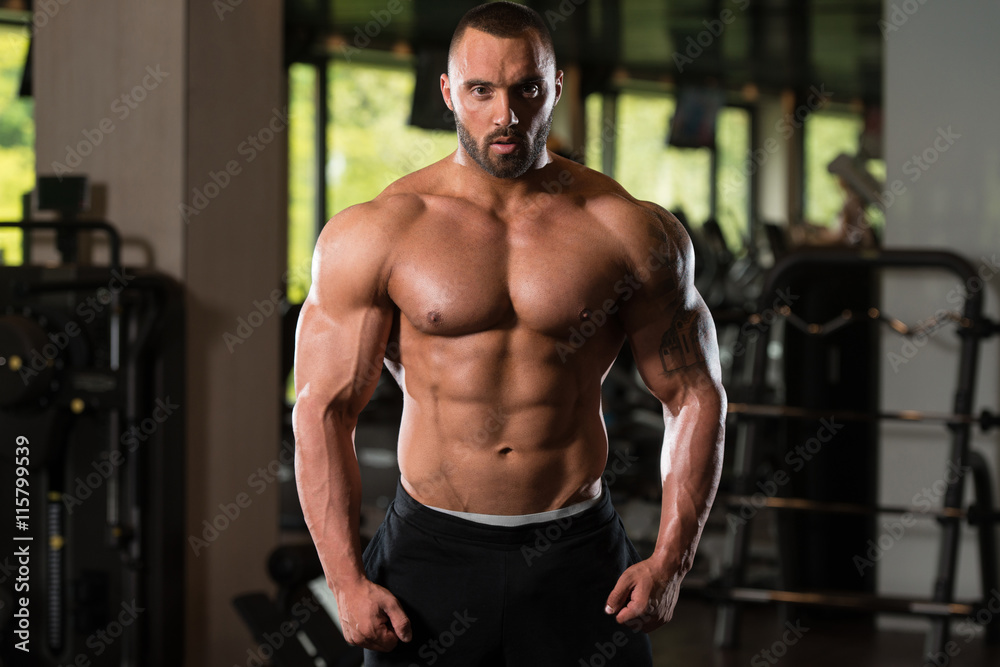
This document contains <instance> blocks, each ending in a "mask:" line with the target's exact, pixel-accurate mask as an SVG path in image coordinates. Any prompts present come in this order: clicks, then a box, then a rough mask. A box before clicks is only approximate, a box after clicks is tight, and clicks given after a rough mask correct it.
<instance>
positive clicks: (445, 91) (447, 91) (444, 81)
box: [441, 74, 455, 111]
mask: <svg viewBox="0 0 1000 667" xmlns="http://www.w3.org/2000/svg"><path fill="white" fill-rule="evenodd" d="M441 95H442V97H444V103H445V104H447V105H448V108H449V109H451V110H452V111H454V110H455V109H454V107H452V106H451V80H450V79H448V75H447V74H442V75H441Z"/></svg>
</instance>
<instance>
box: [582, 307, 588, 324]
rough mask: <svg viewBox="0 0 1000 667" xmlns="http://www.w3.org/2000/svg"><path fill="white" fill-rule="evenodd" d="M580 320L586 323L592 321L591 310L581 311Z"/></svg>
mask: <svg viewBox="0 0 1000 667" xmlns="http://www.w3.org/2000/svg"><path fill="white" fill-rule="evenodd" d="M580 319H581V320H582V321H584V322H586V321H587V320H589V319H590V309H588V308H584V309H583V310H581V311H580Z"/></svg>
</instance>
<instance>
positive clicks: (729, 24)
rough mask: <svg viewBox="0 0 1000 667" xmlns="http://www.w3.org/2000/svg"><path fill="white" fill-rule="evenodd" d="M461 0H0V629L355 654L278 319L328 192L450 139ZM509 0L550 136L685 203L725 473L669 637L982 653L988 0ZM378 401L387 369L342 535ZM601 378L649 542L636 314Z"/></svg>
mask: <svg viewBox="0 0 1000 667" xmlns="http://www.w3.org/2000/svg"><path fill="white" fill-rule="evenodd" d="M476 4H478V3H477V2H464V1H458V0H454V1H451V0H447V1H446V0H435V1H433V2H432V1H431V0H284V2H280V1H279V0H274V1H269V2H243V0H212V1H211V2H209V1H208V0H205V1H201V2H196V1H182V0H171V1H170V2H161V1H159V0H132V1H130V2H125V1H124V0H108V1H106V2H101V3H86V2H81V1H80V0H35V1H34V2H32V1H30V0H0V221H3V222H4V223H5V224H4V226H3V227H0V274H2V277H3V279H2V281H0V289H2V292H0V308H2V311H0V438H2V441H0V470H2V475H3V483H2V484H0V488H2V489H3V494H4V495H5V497H4V498H3V499H0V502H2V503H3V507H4V510H3V511H4V517H5V518H4V524H3V528H2V529H0V536H2V539H3V544H2V547H0V554H3V556H0V558H3V560H2V562H0V595H2V598H0V605H2V606H0V660H2V661H3V663H2V664H8V663H9V664H34V665H64V664H65V665H69V664H73V665H89V664H94V665H179V664H184V665H189V666H191V667H199V666H202V665H205V666H207V665H213V666H214V665H230V664H233V665H248V666H249V665H265V664H273V665H277V666H278V667H282V666H290V667H295V666H300V665H321V664H325V665H337V664H340V665H358V664H360V661H359V657H358V653H357V651H356V650H353V649H351V648H350V647H347V646H346V645H345V644H344V643H343V641H342V639H341V638H340V636H339V633H338V630H337V625H336V624H337V622H338V621H337V619H336V610H335V605H334V604H333V603H332V600H331V599H330V596H329V595H328V591H327V590H326V587H325V584H324V582H323V579H322V573H321V571H319V569H318V562H317V560H316V558H315V550H314V549H313V547H312V545H311V541H310V538H309V535H308V532H307V531H306V530H305V525H304V522H303V519H302V514H301V510H300V508H299V505H298V498H297V493H296V490H295V484H294V472H293V469H292V457H293V452H294V437H293V435H292V431H291V420H290V414H291V408H292V405H293V404H294V400H295V397H294V391H293V389H292V386H293V385H292V377H291V367H292V344H293V334H294V327H295V322H296V318H297V316H298V312H299V308H300V305H301V303H302V301H303V299H304V298H305V295H306V293H307V291H308V289H309V284H310V273H309V272H310V265H311V256H312V251H313V247H314V244H315V241H316V238H317V235H318V233H319V230H320V229H321V228H322V226H323V225H324V224H325V222H326V221H327V220H328V219H329V218H330V217H331V216H333V215H335V214H336V213H338V212H339V211H341V210H343V209H344V208H346V207H348V206H350V205H352V204H355V203H359V202H363V201H367V200H370V199H372V198H373V197H375V196H376V195H377V194H378V193H379V192H381V191H382V190H383V189H384V188H385V187H386V186H387V185H388V184H389V183H391V182H392V181H394V180H395V179H397V178H399V177H401V176H403V175H405V174H407V173H409V172H411V171H414V170H416V169H419V168H421V167H423V166H425V165H427V164H430V163H431V162H434V161H436V160H439V159H441V158H443V157H445V156H447V155H449V154H450V153H451V152H452V151H454V150H455V147H456V138H455V131H454V125H453V122H452V119H451V117H450V115H449V114H448V113H447V108H446V107H445V105H444V103H443V101H442V100H441V96H440V93H439V89H438V77H439V75H440V73H441V72H442V71H444V68H445V60H446V52H447V46H448V41H449V39H450V36H451V33H452V31H453V28H454V26H455V24H456V23H457V21H458V20H459V18H460V17H461V16H462V14H464V12H465V11H467V10H468V9H469V8H471V7H472V6H475V5H476ZM522 4H527V5H528V6H531V7H533V8H534V9H536V10H538V11H539V12H540V13H541V14H542V16H543V18H544V19H545V20H546V22H547V23H548V25H549V26H550V29H551V30H552V34H553V38H554V41H555V45H556V51H557V58H558V61H559V67H560V68H561V69H563V70H564V71H565V73H566V74H565V77H566V78H565V81H566V88H565V91H564V95H563V98H562V100H561V102H560V104H559V105H558V107H557V108H556V116H555V121H554V124H553V129H552V134H551V137H550V142H549V147H550V149H552V150H554V151H556V152H558V153H560V154H562V155H565V156H567V157H570V158H571V159H574V160H576V161H578V162H581V163H584V164H586V165H587V166H589V167H590V168H593V169H596V170H599V171H602V172H603V173H605V174H607V175H609V176H612V177H613V178H615V179H616V180H618V181H619V182H620V183H621V184H622V185H623V186H624V187H625V188H626V189H627V190H628V191H629V192H631V193H632V194H633V195H634V196H636V197H638V198H640V199H646V200H652V201H655V202H657V203H659V204H661V205H662V206H664V207H666V208H668V209H669V210H671V211H672V212H673V213H675V214H676V215H677V216H678V217H679V218H680V219H681V220H682V221H683V222H684V223H685V225H686V226H687V228H688V230H689V232H690V233H691V236H692V239H693V241H694V244H695V250H696V255H697V267H696V274H697V284H698V287H699V289H700V290H701V292H702V294H703V295H704V296H705V299H706V301H707V303H708V305H709V307H710V308H711V309H712V311H713V315H714V317H715V320H716V325H717V327H718V333H719V340H720V347H721V353H722V361H723V370H724V376H725V377H724V381H725V385H726V389H727V392H728V394H729V400H730V403H731V406H732V408H733V409H731V410H730V416H729V418H728V421H727V425H728V428H727V448H726V461H725V470H724V475H723V482H722V488H721V489H720V494H719V498H718V500H717V501H716V505H715V508H714V509H713V513H712V517H711V520H710V522H709V525H708V526H707V527H706V530H705V534H704V537H703V540H702V544H701V547H700V550H699V553H698V558H697V562H696V566H695V569H694V570H693V571H692V572H691V574H690V575H689V576H688V578H687V579H686V581H685V588H684V591H683V592H682V599H681V602H680V605H679V607H678V613H677V617H676V620H675V621H674V622H672V623H671V624H669V625H668V626H666V627H664V628H663V629H661V630H658V631H657V632H656V633H654V634H653V643H654V655H655V656H656V658H657V664H673V663H674V662H676V663H678V664H713V665H737V664H741V665H745V664H747V663H749V664H752V665H760V664H776V663H777V662H778V661H779V660H780V661H781V662H782V663H783V664H786V665H806V664H808V665H820V664H838V665H839V664H844V663H845V662H847V661H848V660H850V661H851V662H852V663H856V664H859V665H896V664H899V665H903V664H907V665H910V664H934V665H944V664H957V665H980V664H983V665H985V664H996V660H997V658H998V657H1000V652H998V648H997V646H996V641H997V640H1000V588H998V582H997V576H998V571H997V562H996V554H995V549H994V542H995V535H996V522H997V519H998V514H997V511H996V509H995V506H996V502H997V490H996V486H997V484H996V478H997V474H998V473H1000V463H998V452H997V438H996V429H995V427H996V425H997V424H996V418H995V413H996V412H997V411H998V410H1000V406H998V405H997V403H998V398H1000V396H998V380H1000V372H998V369H1000V364H998V356H997V339H996V334H997V332H998V329H997V324H996V321H995V318H996V316H997V289H996V286H997V280H996V275H997V274H998V273H1000V263H998V259H997V252H998V251H1000V133H998V132H997V130H996V128H995V116H996V111H997V109H998V108H1000V86H998V84H1000V80H998V74H997V68H996V63H997V62H1000V45H998V41H997V40H996V38H995V35H994V33H995V31H996V28H997V27H998V26H1000V5H998V4H997V3H996V2H992V1H990V0H952V1H950V2H943V1H942V0H528V1H526V2H524V3H522ZM991 318H992V319H991ZM400 410H401V394H400V391H399V389H398V387H396V385H395V383H394V382H393V381H392V379H391V378H390V377H389V376H388V375H387V374H386V373H383V377H382V380H381V381H380V383H379V387H378V390H377V391H376V394H375V396H374V398H373V400H372V402H371V404H370V405H369V407H368V408H367V409H366V411H365V413H364V414H363V415H362V420H361V423H360V424H359V427H358V430H357V434H356V442H357V449H358V456H359V462H360V465H361V467H362V474H363V480H364V508H363V516H362V519H363V520H362V533H363V535H364V536H365V537H370V536H371V534H372V532H374V529H375V527H377V525H378V523H379V522H380V520H381V517H382V515H383V514H384V510H385V507H386V506H387V504H388V502H389V500H390V499H391V497H392V496H393V494H394V492H395V484H396V479H397V477H398V469H397V468H396V460H395V438H396V433H397V431H398V420H399V415H400ZM604 412H605V420H606V424H607V427H608V434H609V440H610V446H611V451H610V455H609V467H608V473H607V480H608V483H609V487H610V488H611V491H612V494H613V496H614V500H615V504H616V507H617V508H618V510H619V512H620V513H621V514H622V516H623V518H624V520H625V523H626V526H627V528H628V531H629V534H630V536H631V537H632V539H633V541H634V542H635V543H636V545H637V547H638V548H639V549H640V551H643V552H645V553H648V552H649V551H651V549H652V545H653V540H654V539H655V534H656V526H657V524H658V520H659V504H658V502H659V495H658V493H659V490H658V482H657V474H658V473H657V456H658V451H659V443H660V438H661V435H662V418H661V416H660V408H659V404H658V402H657V401H655V399H653V398H652V397H651V396H650V395H649V394H648V392H646V390H645V389H644V387H643V385H642V383H641V381H640V380H639V379H638V376H637V373H636V372H635V369H634V364H633V363H632V360H631V358H630V356H629V354H628V350H627V349H626V350H624V351H623V354H622V356H621V357H620V358H619V360H618V361H617V362H616V364H615V367H614V368H613V370H612V372H611V374H610V375H609V376H608V379H607V380H606V382H605V386H604ZM19 448H20V449H19ZM25 457H26V458H25ZM21 480H27V481H21ZM16 488H25V489H28V490H29V493H28V495H27V496H26V497H28V498H29V499H30V503H28V502H25V503H24V504H23V505H18V504H17V501H16V498H15V490H14V489H16ZM17 507H22V508H23V509H25V511H24V512H21V513H18V511H17V509H16V508H17ZM8 508H9V509H8ZM22 514H23V515H24V516H22ZM22 521H23V522H24V523H23V525H22V523H21V522H22ZM18 537H32V538H33V539H32V540H31V541H30V544H31V550H32V551H31V558H30V564H29V565H27V567H28V568H29V570H30V605H29V607H30V615H31V622H30V628H31V634H30V642H31V643H30V657H27V658H26V655H25V653H24V652H23V651H18V649H17V647H16V646H17V643H18V642H21V641H23V640H24V637H25V636H23V635H18V634H17V632H18V630H19V628H21V627H22V621H21V619H20V618H19V617H18V616H16V613H17V612H18V610H19V609H20V608H21V605H19V601H18V598H19V597H20V596H21V595H22V594H23V592H21V589H17V591H15V585H16V583H17V581H18V576H19V573H18V568H19V563H18V561H17V558H16V557H15V550H16V549H18V548H20V547H21V546H22V545H23V544H25V543H27V542H26V541H20V540H17V539H16V538H18ZM991 640H992V641H991ZM25 659H27V660H28V662H23V660H25ZM19 661H22V662H19ZM921 661H922V662H921ZM591 664H596V663H594V662H592V663H591ZM602 664H603V663H602Z"/></svg>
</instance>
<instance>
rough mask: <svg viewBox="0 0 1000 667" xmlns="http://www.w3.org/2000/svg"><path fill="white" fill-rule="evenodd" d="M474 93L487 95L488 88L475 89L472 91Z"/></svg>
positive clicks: (479, 87) (477, 87)
mask: <svg viewBox="0 0 1000 667" xmlns="http://www.w3.org/2000/svg"><path fill="white" fill-rule="evenodd" d="M472 92H473V93H475V94H476V95H485V94H486V87H485V86H476V87H475V88H473V89H472Z"/></svg>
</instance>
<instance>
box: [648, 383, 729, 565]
mask: <svg viewBox="0 0 1000 667" xmlns="http://www.w3.org/2000/svg"><path fill="white" fill-rule="evenodd" d="M725 411H726V398H725V393H724V391H723V390H722V388H721V386H719V385H718V383H716V382H713V381H708V380H707V379H706V380H705V381H704V382H703V383H701V386H700V387H699V388H698V389H696V390H693V391H691V392H690V393H689V395H688V396H687V397H686V398H685V400H684V402H683V404H682V405H681V407H680V408H679V409H671V407H670V406H668V405H666V404H665V405H664V410H663V414H664V424H665V430H664V436H663V449H662V454H661V463H660V467H661V481H662V486H663V500H662V508H661V515H660V527H659V532H658V534H657V539H656V546H655V548H654V552H653V556H652V559H651V560H652V561H653V562H654V564H655V565H656V568H657V570H658V571H660V572H661V573H662V575H663V577H664V578H665V579H668V578H672V577H675V576H679V577H683V576H684V575H685V574H687V572H688V571H689V570H690V569H691V566H692V565H693V563H694V555H695V551H696V550H697V547H698V542H699V540H700V539H701V533H702V530H703V529H704V527H705V522H706V521H707V520H708V514H709V511H710V510H711V508H712V503H713V502H714V501H715V494H716V491H717V490H718V487H719V478H720V476H721V474H722V458H723V441H724V439H725Z"/></svg>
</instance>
